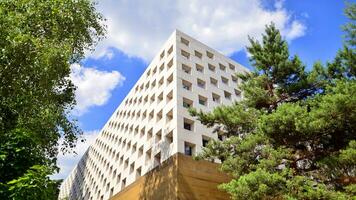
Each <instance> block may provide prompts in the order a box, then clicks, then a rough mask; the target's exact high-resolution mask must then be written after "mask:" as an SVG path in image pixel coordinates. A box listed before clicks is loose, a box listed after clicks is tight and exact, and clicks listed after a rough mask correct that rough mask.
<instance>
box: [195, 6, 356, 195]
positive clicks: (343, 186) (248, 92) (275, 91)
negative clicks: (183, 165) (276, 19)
mask: <svg viewBox="0 0 356 200" xmlns="http://www.w3.org/2000/svg"><path fill="white" fill-rule="evenodd" d="M355 11H356V9H355V4H350V5H349V6H348V7H347V9H346V13H347V15H348V16H349V18H350V19H351V22H350V23H349V24H348V25H346V26H345V27H346V34H347V36H346V38H347V40H346V41H345V45H344V47H343V49H342V50H340V51H339V52H338V53H337V55H336V57H335V59H334V60H333V61H332V62H329V63H327V65H326V66H325V67H323V66H322V65H321V63H315V64H314V66H313V68H312V70H310V71H306V70H305V67H304V65H303V64H302V62H301V61H300V60H299V58H298V57H297V56H293V57H291V56H290V55H289V51H288V47H287V43H286V41H284V40H283V38H282V37H281V35H280V33H279V31H278V30H277V29H276V28H275V27H274V25H273V24H272V25H269V26H267V27H266V33H265V35H263V38H262V42H261V43H260V42H258V41H256V40H254V39H252V38H250V46H249V47H247V50H248V51H249V53H250V54H251V63H252V66H253V67H254V68H255V71H254V72H252V73H249V74H239V77H240V78H241V79H242V80H243V81H244V82H243V83H242V84H241V85H240V86H239V87H240V89H241V91H242V94H243V95H244V100H243V101H241V102H239V103H236V104H234V105H232V106H221V107H218V108H216V109H214V110H213V111H212V112H210V113H204V112H201V111H197V110H195V109H191V110H190V112H191V114H192V115H193V116H195V117H197V119H198V120H200V121H201V123H202V124H205V125H207V126H208V127H214V128H215V131H216V132H218V133H219V134H223V135H226V136H227V139H226V140H224V141H210V142H209V143H208V145H207V147H206V148H203V151H202V153H201V154H199V155H198V156H197V158H200V159H219V160H221V161H222V165H221V169H222V170H223V171H224V172H226V173H228V174H230V175H231V176H232V178H233V179H232V180H231V181H230V182H228V183H224V184H222V185H220V188H221V189H223V190H226V191H227V192H228V193H229V194H231V197H232V198H233V199H356V148H355V147H356V132H355V131H356V104H355V102H356V80H355V48H354V44H355V37H354V35H353V34H354V33H355V24H354V23H355V18H354V16H355V15H356V13H355Z"/></svg>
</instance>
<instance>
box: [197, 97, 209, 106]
mask: <svg viewBox="0 0 356 200" xmlns="http://www.w3.org/2000/svg"><path fill="white" fill-rule="evenodd" d="M198 98H199V104H200V105H203V106H206V104H207V102H208V98H206V97H203V96H200V95H199V97H198Z"/></svg>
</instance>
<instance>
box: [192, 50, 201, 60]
mask: <svg viewBox="0 0 356 200" xmlns="http://www.w3.org/2000/svg"><path fill="white" fill-rule="evenodd" d="M194 55H195V56H196V57H198V58H200V59H201V58H202V57H203V54H202V53H200V52H199V51H194Z"/></svg>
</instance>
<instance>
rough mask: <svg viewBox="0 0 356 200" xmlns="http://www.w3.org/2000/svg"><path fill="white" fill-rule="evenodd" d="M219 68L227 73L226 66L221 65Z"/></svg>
mask: <svg viewBox="0 0 356 200" xmlns="http://www.w3.org/2000/svg"><path fill="white" fill-rule="evenodd" d="M219 67H220V70H221V71H225V70H226V66H225V65H223V64H221V63H219Z"/></svg>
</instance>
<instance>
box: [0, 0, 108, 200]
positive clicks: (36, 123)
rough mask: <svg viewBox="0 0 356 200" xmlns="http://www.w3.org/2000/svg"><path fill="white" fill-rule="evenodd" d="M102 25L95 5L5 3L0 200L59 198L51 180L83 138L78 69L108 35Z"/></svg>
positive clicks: (0, 38) (0, 55) (1, 10)
mask: <svg viewBox="0 0 356 200" xmlns="http://www.w3.org/2000/svg"><path fill="white" fill-rule="evenodd" d="M102 22H103V17H102V15H101V14H100V13H98V12H97V11H96V10H95V4H94V3H93V2H92V1H90V0H56V1H47V0H7V1H0V199H10V198H12V199H33V198H31V197H35V198H34V199H51V198H56V197H50V196H49V195H53V192H52V191H53V184H55V182H54V181H51V180H49V179H47V178H46V176H48V175H49V174H51V173H53V172H54V171H55V170H58V169H57V167H56V156H57V154H58V150H59V148H62V150H63V151H64V152H66V151H71V149H72V148H73V147H74V146H75V144H76V142H77V140H78V136H79V135H80V134H81V131H80V130H79V128H78V127H77V125H76V122H75V120H74V119H73V118H72V117H70V111H71V109H73V107H74V105H75V97H74V91H75V86H74V85H73V84H72V82H71V81H70V79H69V74H70V65H71V64H73V63H76V62H79V61H80V60H81V59H82V58H83V57H84V53H85V51H88V50H91V49H92V48H93V46H94V45H95V44H96V43H97V42H98V41H99V40H100V39H101V38H102V37H103V35H104V34H105V27H104V26H103V23H102ZM61 137H62V138H63V141H64V142H63V145H62V146H59V144H58V142H59V139H60V138H61ZM34 177H36V178H38V179H36V180H38V181H29V179H31V178H34ZM41 184H46V185H47V186H46V187H45V186H44V185H41ZM57 185H58V184H57ZM47 189H48V191H45V190H47ZM29 194H33V195H32V196H31V195H29ZM26 196H28V197H26Z"/></svg>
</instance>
